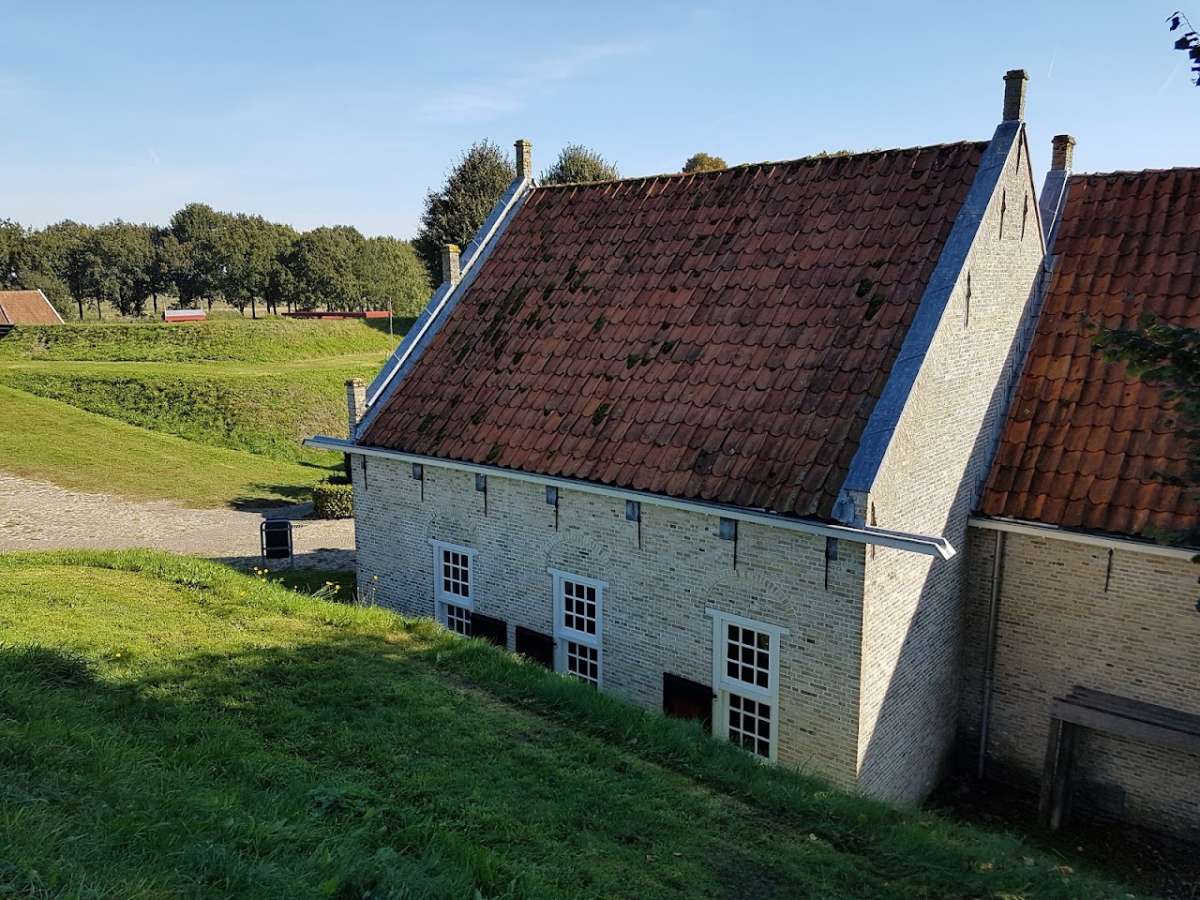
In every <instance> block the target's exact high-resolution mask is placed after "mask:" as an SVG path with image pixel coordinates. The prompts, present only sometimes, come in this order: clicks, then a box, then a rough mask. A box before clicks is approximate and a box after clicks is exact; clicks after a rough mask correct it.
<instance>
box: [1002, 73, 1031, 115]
mask: <svg viewBox="0 0 1200 900" xmlns="http://www.w3.org/2000/svg"><path fill="white" fill-rule="evenodd" d="M1028 81H1029V76H1028V75H1026V74H1025V70H1024V69H1009V70H1008V71H1007V72H1005V73H1004V121H1005V122H1023V121H1025V85H1026V83H1027V82H1028Z"/></svg>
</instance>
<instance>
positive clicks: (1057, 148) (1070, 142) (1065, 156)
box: [1050, 134, 1075, 172]
mask: <svg viewBox="0 0 1200 900" xmlns="http://www.w3.org/2000/svg"><path fill="white" fill-rule="evenodd" d="M1050 147H1051V152H1050V168H1051V169H1062V170H1063V171H1066V172H1070V171H1071V163H1072V162H1074V161H1075V138H1073V137H1071V135H1069V134H1056V135H1055V136H1054V138H1053V140H1051V142H1050Z"/></svg>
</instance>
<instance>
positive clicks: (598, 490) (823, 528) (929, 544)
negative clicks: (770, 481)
mask: <svg viewBox="0 0 1200 900" xmlns="http://www.w3.org/2000/svg"><path fill="white" fill-rule="evenodd" d="M304 445H305V446H306V447H313V448H315V449H318V450H333V451H335V452H337V453H355V454H358V455H360V456H375V457H380V458H383V459H394V460H398V461H400V462H409V463H420V464H421V465H424V466H433V467H435V468H444V469H454V470H457V471H460V472H472V473H475V474H479V475H495V476H496V477H497V478H510V479H512V480H513V481H525V482H529V483H531V484H537V485H550V486H553V487H560V488H563V489H564V490H572V491H580V492H581V493H585V494H597V495H599V496H603V497H615V498H619V499H622V500H637V501H639V502H641V503H645V504H648V505H650V506H663V507H667V508H670V509H680V510H684V511H686V512H695V513H701V514H703V515H709V516H719V517H722V518H726V519H736V520H738V521H741V522H752V523H754V524H758V525H769V526H772V527H774V528H782V529H785V530H788V531H799V532H803V533H805V534H816V535H821V536H823V537H830V538H836V539H838V540H844V541H851V542H853V543H857V544H875V545H877V546H881V547H891V548H893V549H896V550H906V551H908V552H910V553H919V554H921V555H923V556H935V557H938V558H940V559H952V558H953V557H954V555H955V553H956V552H957V551H955V549H954V547H953V546H951V544H950V542H949V541H947V540H946V539H945V538H944V537H941V536H933V537H931V536H928V535H922V534H914V533H911V532H907V531H891V530H889V529H886V528H873V527H857V526H852V525H833V524H829V523H826V522H816V521H813V520H810V519H798V518H792V517H790V516H781V515H778V514H776V513H769V512H765V511H762V512H760V511H757V510H749V509H743V508H741V507H736V506H724V505H722V504H719V503H707V502H705V501H702V500H676V499H675V498H673V497H664V496H663V495H661V494H652V493H649V492H647V491H635V490H631V489H628V488H618V487H610V486H608V485H603V484H596V483H595V482H591V481H580V480H578V479H574V478H559V477H557V476H553V475H534V474H530V473H528V472H519V471H516V470H515V469H504V468H501V467H500V466H485V465H479V464H477V463H469V462H459V461H457V460H450V459H439V458H437V457H433V456H422V455H420V454H416V453H403V452H400V451H398V450H387V449H384V448H382V447H365V446H361V445H359V444H355V443H354V442H353V441H348V440H345V439H343V438H334V437H326V436H324V435H318V436H316V437H311V438H308V439H307V440H306V441H304Z"/></svg>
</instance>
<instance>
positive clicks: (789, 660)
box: [311, 71, 1044, 802]
mask: <svg viewBox="0 0 1200 900" xmlns="http://www.w3.org/2000/svg"><path fill="white" fill-rule="evenodd" d="M1025 84H1026V78H1025V75H1024V73H1023V72H1020V71H1013V72H1010V73H1008V75H1006V76H1005V93H1004V103H1003V116H1002V121H1001V122H1000V124H999V126H998V127H997V128H996V129H995V133H994V134H993V135H992V137H991V139H990V140H988V141H980V142H962V143H955V144H945V145H939V146H931V147H917V148H911V149H904V150H890V151H880V152H871V153H863V154H854V155H846V156H835V157H820V158H809V159H800V160H796V161H792V162H784V163H771V164H760V165H748V166H741V167H737V168H733V169H728V170H723V171H718V172H707V173H697V174H692V175H668V176H658V177H651V178H639V179H627V180H620V181H613V182H602V183H596V184H587V185H568V186H551V187H539V186H535V185H534V184H533V182H532V180H531V177H530V175H531V172H532V167H531V160H530V148H529V144H528V143H527V142H524V141H519V142H518V143H517V162H518V166H517V170H518V175H517V179H516V181H515V182H514V183H513V185H512V186H511V187H510V188H509V190H508V191H507V192H506V194H505V195H504V197H503V198H502V199H501V200H500V202H499V203H498V204H497V207H496V209H495V210H494V211H493V213H492V215H491V216H490V218H489V219H488V221H487V222H485V223H484V225H483V226H482V228H481V229H480V232H479V233H478V235H477V236H476V238H475V240H474V241H473V242H472V243H471V244H470V245H469V246H468V247H467V248H465V250H464V251H462V252H461V253H460V252H459V250H458V248H455V247H448V248H447V249H446V251H445V253H444V256H443V268H444V275H445V280H444V282H443V284H442V285H441V286H440V287H439V288H438V290H437V291H436V292H435V294H434V296H433V297H432V299H431V301H430V303H429V305H428V307H427V308H426V310H425V312H424V313H423V314H422V315H421V317H420V318H419V319H418V321H417V323H416V324H415V325H414V327H413V328H412V330H411V331H410V333H409V334H408V335H407V336H406V338H405V340H404V342H403V343H402V344H401V345H400V347H399V348H397V350H396V352H395V354H394V355H393V357H392V359H391V360H390V361H389V363H388V364H387V365H386V366H385V368H384V370H383V371H382V372H381V373H380V375H379V376H378V377H377V378H376V379H375V381H374V382H373V383H372V384H371V385H370V386H369V387H367V388H364V387H363V386H362V385H361V384H352V385H351V386H350V388H349V391H348V393H349V401H350V428H351V439H350V440H349V441H342V440H337V439H333V438H317V439H314V440H313V441H312V442H311V443H312V444H313V445H314V446H322V447H326V448H331V449H338V450H342V451H345V452H348V453H349V454H350V456H351V460H352V465H351V470H352V477H353V482H354V490H355V517H356V531H357V550H358V564H359V579H360V582H363V583H372V584H377V585H378V587H377V589H376V590H377V594H376V596H377V599H378V600H379V601H380V602H381V603H383V604H386V605H388V606H391V607H393V608H395V609H397V610H401V611H403V612H407V613H410V614H417V615H427V616H436V617H437V618H438V619H439V620H440V621H441V622H443V623H444V624H445V625H446V626H447V627H448V628H451V629H453V630H455V631H459V632H462V633H469V634H474V635H477V636H482V637H486V638H488V639H491V640H494V641H495V642H497V643H500V644H502V645H504V646H506V647H508V648H510V649H513V650H516V651H518V652H522V653H524V654H526V655H527V656H529V657H531V658H533V659H535V660H538V661H540V662H543V663H544V664H545V665H547V666H551V667H553V668H554V669H556V670H558V671H561V672H564V673H569V674H572V675H574V676H575V677H578V678H581V679H583V680H585V681H588V682H591V683H593V684H595V685H597V686H598V688H599V689H601V690H605V691H611V692H613V693H614V694H617V695H620V696H623V697H626V698H628V699H630V700H633V701H635V702H637V703H641V704H643V705H645V706H648V707H652V708H656V709H664V710H665V711H667V712H669V713H672V714H676V715H687V716H692V717H696V718H701V719H704V720H705V721H707V722H709V723H710V726H711V728H712V731H713V733H714V734H715V735H717V736H719V737H722V738H726V739H729V740H732V741H734V742H736V743H738V744H740V745H741V746H743V747H745V748H746V749H747V750H748V751H749V752H752V753H756V754H758V755H760V756H763V757H765V758H768V759H772V760H779V761H780V762H784V763H787V764H791V765H795V766H799V767H803V768H806V769H809V770H812V771H815V772H818V773H820V774H822V775H824V776H826V777H828V778H829V779H831V780H832V781H834V782H835V783H837V784H840V785H842V786H846V787H857V788H859V789H862V790H865V791H868V792H870V793H872V794H874V795H876V796H880V797H883V798H887V799H891V800H896V801H905V802H913V801H918V800H920V799H921V798H922V797H924V796H925V794H926V793H927V792H928V790H929V789H930V788H931V787H932V785H933V784H934V783H935V782H936V781H937V779H938V778H939V775H940V771H941V768H942V764H943V762H944V761H945V760H946V758H947V756H948V754H949V752H950V750H951V747H952V744H953V742H954V740H955V736H956V726H957V719H958V715H957V707H958V699H959V679H960V669H961V653H960V648H961V645H962V615H961V609H962V594H963V584H964V582H965V578H966V560H965V557H964V555H963V554H962V553H961V552H959V551H961V549H962V548H963V546H964V543H965V540H966V535H967V529H968V519H969V516H970V513H971V510H972V508H973V507H974V505H975V503H976V499H977V496H978V491H979V489H980V487H981V486H982V484H983V481H984V479H985V477H986V474H987V471H988V465H989V462H990V457H991V452H992V449H993V447H994V445H995V442H996V439H997V435H998V432H999V429H1000V427H1001V425H1002V423H1003V416H1004V399H1005V391H1004V390H1003V389H1001V388H1000V387H999V386H1001V385H1006V384H1009V383H1011V381H1012V380H1013V378H1014V373H1015V372H1016V370H1017V366H1018V353H1017V341H1018V339H1019V337H1020V335H1021V333H1022V328H1021V324H1022V321H1023V319H1024V317H1025V314H1026V310H1027V309H1028V308H1029V307H1030V305H1031V300H1032V296H1033V291H1034V287H1035V285H1036V284H1038V283H1040V282H1039V276H1040V272H1041V265H1042V259H1043V255H1044V243H1043V235H1042V228H1041V221H1040V214H1039V211H1038V206H1037V199H1036V193H1035V189H1034V185H1033V181H1032V176H1031V172H1030V165H1029V155H1028V147H1027V143H1026V136H1025V127H1024V123H1023V109H1024V99H1025ZM376 578H377V579H378V581H377V582H376V581H375V579H376Z"/></svg>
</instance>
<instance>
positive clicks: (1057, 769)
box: [1038, 686, 1200, 831]
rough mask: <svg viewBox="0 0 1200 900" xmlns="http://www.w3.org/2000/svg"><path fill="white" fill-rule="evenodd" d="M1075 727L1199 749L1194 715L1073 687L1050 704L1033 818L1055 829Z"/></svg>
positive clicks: (1064, 801) (1065, 806)
mask: <svg viewBox="0 0 1200 900" xmlns="http://www.w3.org/2000/svg"><path fill="white" fill-rule="evenodd" d="M1080 728H1091V729H1092V730H1093V731H1102V732H1104V733H1106V734H1115V735H1118V736H1120V737H1128V738H1133V739H1134V740H1138V741H1144V742H1145V743H1147V744H1157V745H1159V746H1161V747H1173V748H1175V749H1179V750H1187V751H1189V752H1191V753H1200V716H1197V715H1192V714H1191V713H1185V712H1179V711H1178V710H1174V709H1168V708H1167V707H1165V706H1155V705H1154V704H1153V703H1144V702H1142V701H1141V700H1131V699H1129V698H1128V697H1119V696H1117V695H1116V694H1106V693H1104V692H1103V691H1093V690H1091V689H1089V688H1085V687H1079V686H1076V687H1074V688H1072V689H1071V691H1070V692H1069V693H1068V694H1067V696H1065V697H1057V698H1055V700H1054V705H1053V706H1052V707H1051V709H1050V735H1049V737H1048V738H1047V741H1046V764H1045V767H1044V769H1043V770H1042V796H1041V802H1040V803H1039V804H1038V817H1039V819H1040V820H1041V823H1042V825H1043V826H1044V827H1047V828H1049V829H1051V830H1052V831H1057V830H1058V829H1059V828H1060V827H1061V826H1062V825H1063V823H1064V822H1065V821H1066V819H1067V816H1068V814H1069V813H1070V802H1071V797H1070V795H1071V768H1072V763H1073V760H1072V753H1073V751H1074V749H1075V736H1076V732H1077V731H1078V729H1080Z"/></svg>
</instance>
